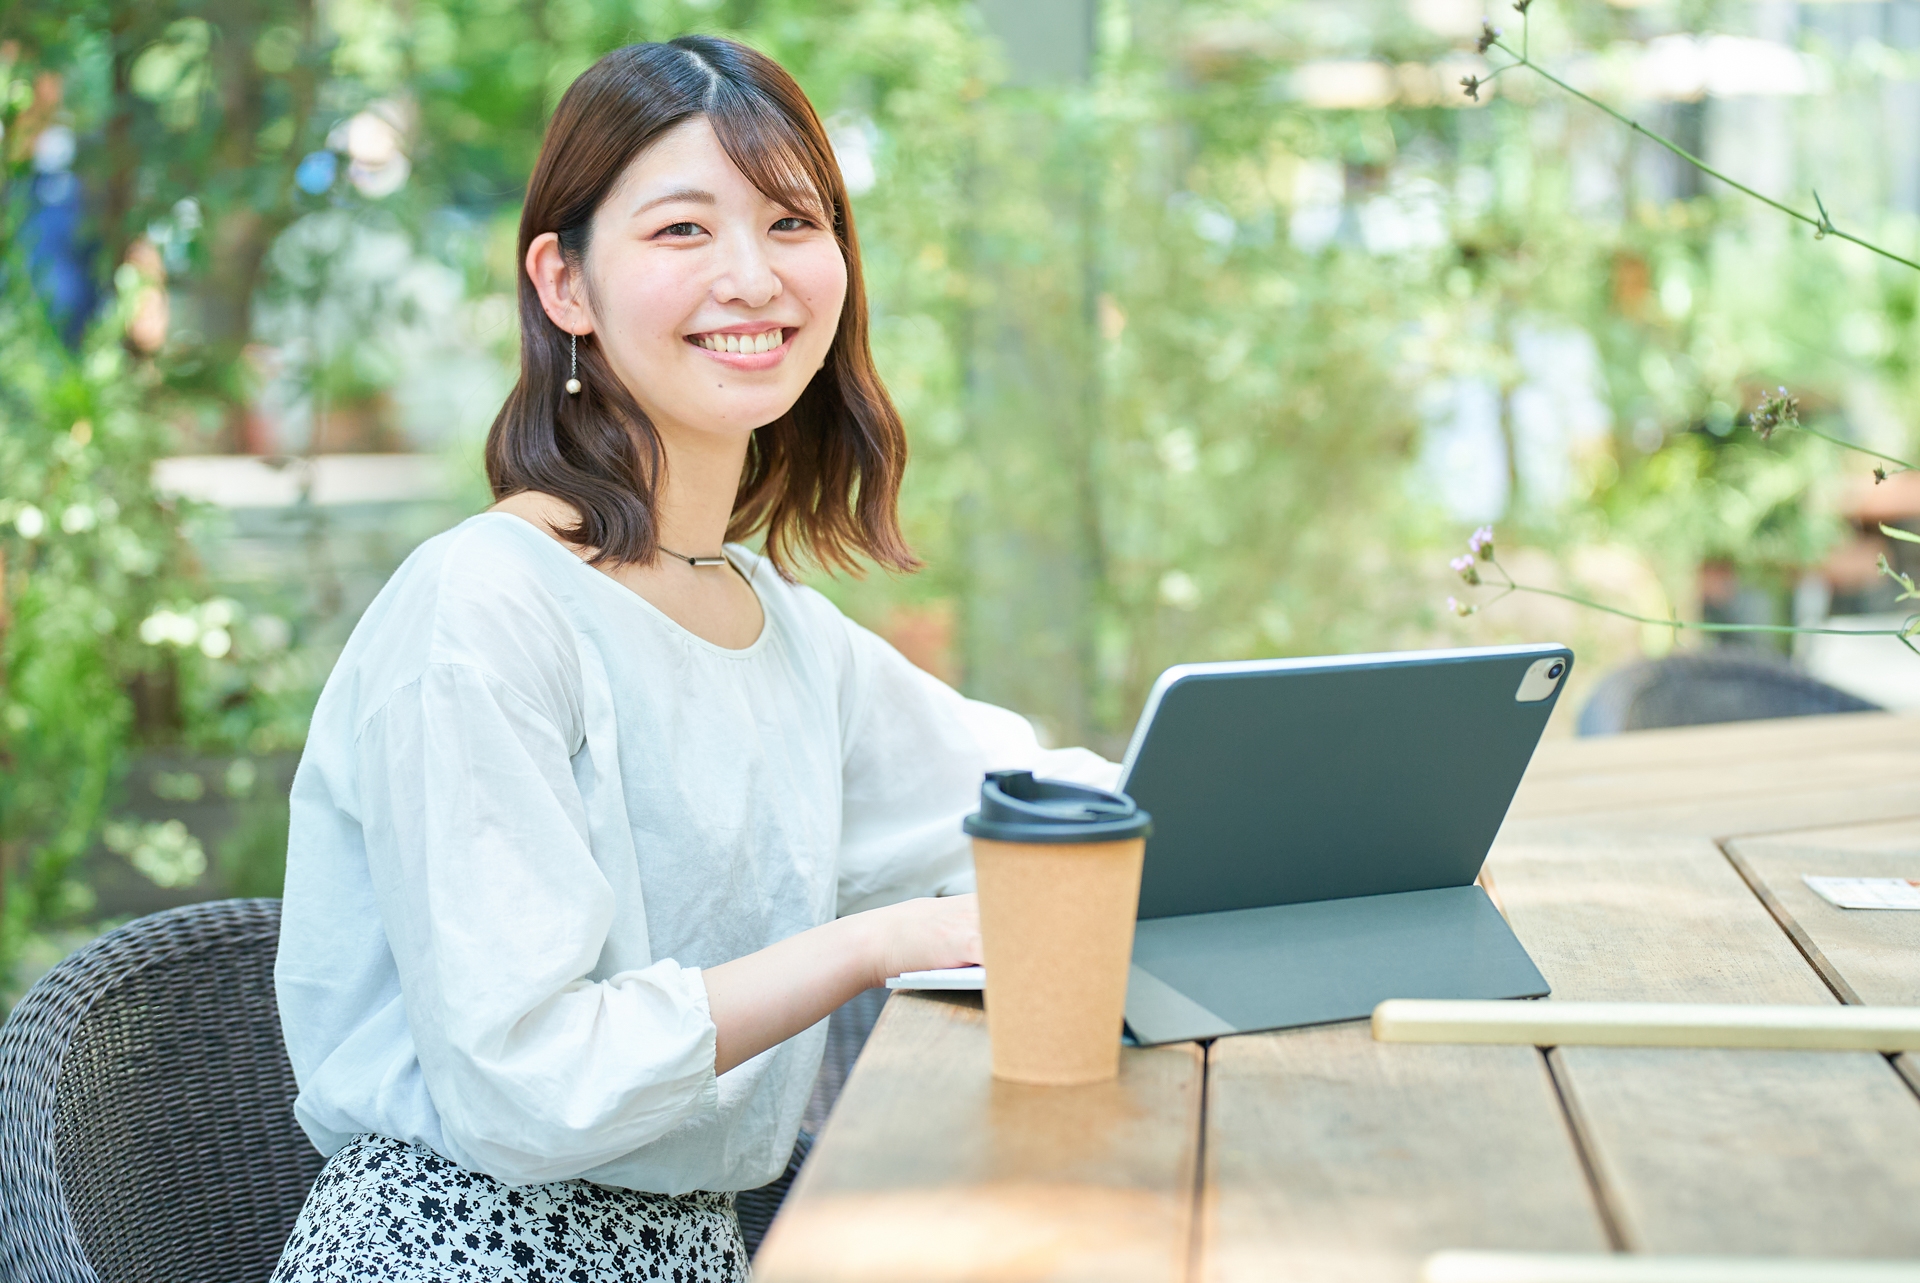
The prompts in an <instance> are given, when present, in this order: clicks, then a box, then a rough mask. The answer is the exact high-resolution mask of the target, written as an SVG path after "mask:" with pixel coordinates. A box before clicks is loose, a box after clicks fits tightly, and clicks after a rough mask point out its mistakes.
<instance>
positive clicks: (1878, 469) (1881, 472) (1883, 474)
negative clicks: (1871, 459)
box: [1873, 463, 1887, 486]
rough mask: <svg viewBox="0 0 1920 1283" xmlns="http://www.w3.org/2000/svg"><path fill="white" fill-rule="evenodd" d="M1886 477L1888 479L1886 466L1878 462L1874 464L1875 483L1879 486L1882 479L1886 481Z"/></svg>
mask: <svg viewBox="0 0 1920 1283" xmlns="http://www.w3.org/2000/svg"><path fill="white" fill-rule="evenodd" d="M1886 479H1887V470H1886V468H1885V467H1883V466H1882V465H1880V464H1877V463H1876V464H1874V465H1873V484H1874V485H1876V486H1877V485H1879V484H1880V483H1881V482H1882V481H1885V480H1886Z"/></svg>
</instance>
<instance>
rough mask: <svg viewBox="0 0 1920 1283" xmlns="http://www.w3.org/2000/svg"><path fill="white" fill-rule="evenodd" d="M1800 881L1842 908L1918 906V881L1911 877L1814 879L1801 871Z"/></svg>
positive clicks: (1829, 902)
mask: <svg viewBox="0 0 1920 1283" xmlns="http://www.w3.org/2000/svg"><path fill="white" fill-rule="evenodd" d="M1800 880H1801V881H1802V882H1804V883H1806V884H1807V885H1808V886H1810V887H1812V888H1813V891H1814V894H1815V895H1818V896H1819V897H1820V898H1821V899H1822V900H1825V901H1826V902H1827V903H1828V904H1833V905H1838V906H1839V907H1840V908H1842V909H1920V882H1916V881H1914V880H1913V879H1911V878H1817V877H1815V876H1813V874H1811V873H1802V874H1801V875H1800Z"/></svg>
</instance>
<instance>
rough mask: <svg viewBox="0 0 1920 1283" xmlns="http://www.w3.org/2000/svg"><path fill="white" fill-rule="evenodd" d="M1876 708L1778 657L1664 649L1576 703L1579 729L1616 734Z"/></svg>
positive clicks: (1617, 672) (1613, 676) (1621, 670)
mask: <svg viewBox="0 0 1920 1283" xmlns="http://www.w3.org/2000/svg"><path fill="white" fill-rule="evenodd" d="M1879 709H1880V706H1879V705H1878V704H1874V703H1870V702H1868V701H1867V700H1864V699H1861V698H1860V697H1859V696H1857V695H1850V694H1848V693H1847V692H1846V691H1843V690H1840V689H1839V688H1838V687H1834V686H1829V685H1827V684H1826V683H1825V682H1820V681H1815V680H1814V679H1813V678H1811V677H1808V676H1807V675H1806V674H1805V673H1802V672H1799V671H1797V670H1795V669H1793V668H1790V667H1788V666H1787V665H1785V664H1783V663H1780V662H1778V661H1774V660H1767V659H1760V658H1754V657H1751V656H1745V655H1734V654H1726V653H1719V654H1713V653H1708V654H1686V655H1669V656H1667V657H1666V658H1664V659H1650V660H1643V661H1641V662H1639V663H1637V664H1629V665H1627V666H1626V667H1624V668H1619V669H1615V670H1614V671H1613V672H1611V673H1608V674H1607V675H1606V676H1605V677H1603V678H1602V679H1601V680H1600V683H1599V685H1598V686H1596V687H1595V688H1594V691H1593V695H1592V696H1591V697H1590V698H1589V699H1588V700H1587V704H1586V707H1585V708H1583V709H1581V710H1580V721H1579V724H1578V726H1577V727H1576V730H1577V733H1579V734H1581V735H1613V734H1617V733H1618V732H1621V731H1650V730H1656V729H1658V728H1660V727H1663V726H1700V725H1704V724H1706V723H1709V722H1745V721H1752V720H1755V719H1757V718H1762V717H1810V716H1814V715H1816V714H1820V713H1871V712H1878V711H1879Z"/></svg>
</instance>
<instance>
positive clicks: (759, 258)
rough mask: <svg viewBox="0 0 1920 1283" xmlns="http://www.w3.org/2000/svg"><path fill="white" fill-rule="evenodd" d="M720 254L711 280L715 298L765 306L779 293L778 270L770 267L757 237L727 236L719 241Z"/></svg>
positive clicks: (771, 264)
mask: <svg viewBox="0 0 1920 1283" xmlns="http://www.w3.org/2000/svg"><path fill="white" fill-rule="evenodd" d="M722 254H723V256H724V257H723V259H722V262H721V268H720V275H719V276H718V277H716V278H715V280H714V282H713V297H714V301H715V302H717V303H739V304H740V305H741V306H743V307H765V306H766V305H767V304H769V303H771V302H773V300H774V299H776V298H779V297H780V291H781V284H780V274H779V273H778V272H776V271H774V270H773V263H772V261H771V260H769V259H768V257H767V253H766V249H765V247H764V246H762V245H761V244H760V243H759V240H758V238H756V237H752V236H734V237H728V238H727V239H726V240H725V241H724V242H723V243H722Z"/></svg>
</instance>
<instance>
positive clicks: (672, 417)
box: [530, 116, 847, 436]
mask: <svg viewBox="0 0 1920 1283" xmlns="http://www.w3.org/2000/svg"><path fill="white" fill-rule="evenodd" d="M530 257H531V256H530ZM585 266H586V278H587V279H586V281H585V291H584V294H585V298H584V302H585V304H586V309H585V311H586V316H585V318H584V319H585V320H586V321H587V323H588V325H590V328H591V329H592V331H593V333H594V335H595V336H596V338H597V339H598V341H599V343H600V345H601V349H602V351H603V352H604V354H605V356H606V359H607V361H608V362H609V363H610V364H611V365H612V366H613V368H614V370H615V372H616V373H618V374H619V376H620V379H621V381H622V382H623V383H625V384H626V386H627V388H628V389H629V390H630V391H631V392H632V393H633V396H634V399H635V400H637V401H638V402H639V403H640V408H641V409H643V410H645V411H646V412H647V416H648V417H649V418H650V419H652V420H653V423H654V425H655V427H656V428H658V429H659V430H660V431H661V432H662V433H664V434H668V435H678V434H679V433H681V432H685V431H693V432H717V433H721V434H724V435H729V436H731V435H735V434H745V433H749V432H751V431H752V430H753V429H755V428H757V427H760V426H761V425H762V424H766V423H771V422H773V421H774V420H775V419H777V418H779V417H780V416H781V415H783V414H785V413H786V412H787V411H788V410H789V409H791V408H792V407H793V403H794V402H795V401H797V400H799V399H800V394H801V392H802V391H804V390H805V389H806V386H807V383H808V381H809V380H811V379H812V378H813V376H814V373H815V371H817V370H818V369H819V368H820V366H821V364H822V363H823V362H824V361H825V360H826V357H827V349H828V347H829V346H830V345H831V344H832V342H833V336H834V333H835V331H836V329H837V328H838V326H839V324H840V308H841V305H842V303H843V302H844V301H845V300H846V295H847V266H846V262H845V260H844V259H842V258H841V256H840V247H839V245H838V244H837V243H836V242H835V241H834V238H833V232H832V229H831V227H830V226H829V225H828V223H827V216H826V214H825V212H824V211H823V210H821V209H788V208H786V207H785V206H783V205H781V204H779V203H777V202H776V201H774V200H772V199H770V198H769V197H768V196H766V195H765V194H764V193H762V192H761V191H760V189H759V188H757V187H755V186H754V185H753V184H752V183H751V182H749V181H747V177H746V175H745V174H742V173H741V172H740V170H739V169H738V168H737V167H736V166H735V165H734V163H733V161H732V160H730V159H729V158H728V157H727V153H726V152H725V150H723V149H722V148H721V146H720V140H719V139H718V138H717V137H715V135H714V132H713V126H712V125H711V124H709V123H708V121H707V119H706V118H705V117H704V116H700V117H695V118H693V119H691V120H688V121H686V122H684V123H682V124H681V125H679V126H677V127H675V128H674V129H672V130H670V131H669V132H668V133H666V134H665V135H664V136H662V137H661V139H660V140H659V141H658V142H657V143H655V144H654V145H653V146H652V147H650V148H648V149H647V150H646V151H645V152H644V153H642V154H641V155H640V156H639V157H638V158H637V159H636V160H635V161H634V162H633V164H632V165H630V166H629V167H628V169H627V172H626V174H625V175H624V176H623V177H622V178H621V180H620V181H619V183H618V184H616V185H615V187H614V189H613V191H612V193H611V194H609V195H608V197H607V199H606V200H605V201H603V202H602V203H601V205H600V208H599V209H598V210H597V211H596V212H595V214H594V220H593V234H592V236H591V238H590V239H589V241H588V246H587V254H586V265H585ZM537 279H538V278H537V277H536V280H537ZM549 310H550V311H551V309H549ZM555 319H556V320H558V319H559V318H555ZM565 328H569V329H575V330H578V329H579V328H580V327H578V326H565Z"/></svg>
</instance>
